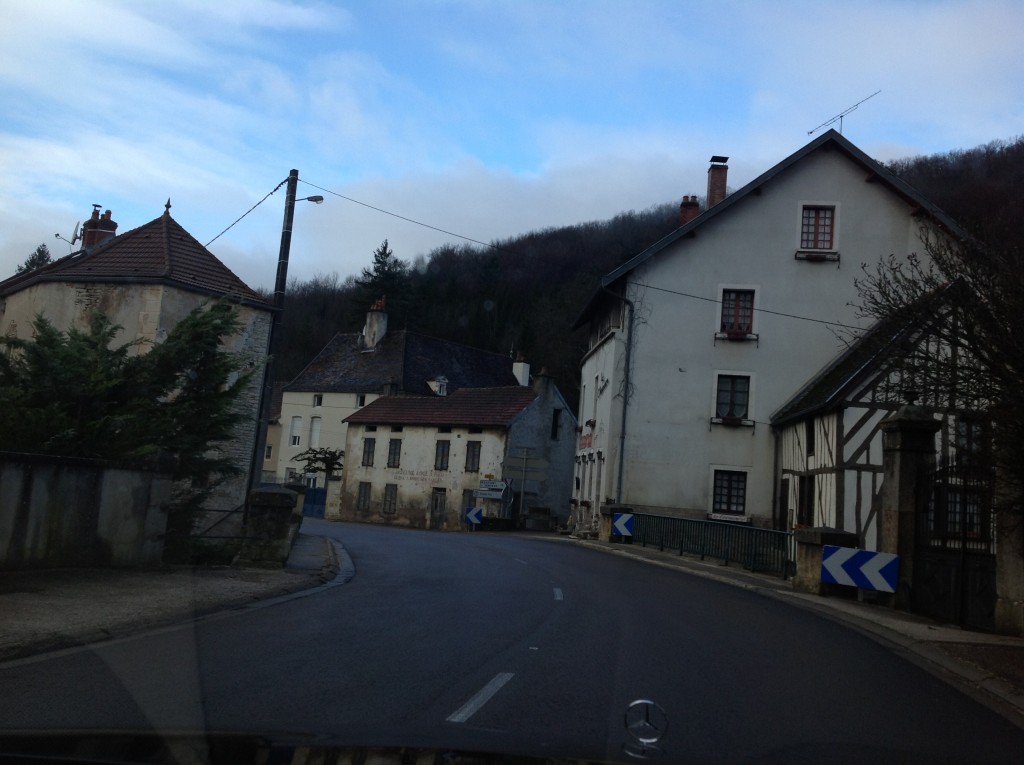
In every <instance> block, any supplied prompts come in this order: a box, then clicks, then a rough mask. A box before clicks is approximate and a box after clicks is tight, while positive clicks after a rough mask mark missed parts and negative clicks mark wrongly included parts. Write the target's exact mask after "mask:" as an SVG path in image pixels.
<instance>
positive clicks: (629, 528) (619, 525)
mask: <svg viewBox="0 0 1024 765" xmlns="http://www.w3.org/2000/svg"><path fill="white" fill-rule="evenodd" d="M612 533H613V534H618V535H619V536H620V537H631V536H633V514H632V513H615V514H613V515H612Z"/></svg>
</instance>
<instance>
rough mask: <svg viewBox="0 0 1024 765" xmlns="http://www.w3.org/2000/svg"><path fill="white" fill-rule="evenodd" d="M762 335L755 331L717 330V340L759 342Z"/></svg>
mask: <svg viewBox="0 0 1024 765" xmlns="http://www.w3.org/2000/svg"><path fill="white" fill-rule="evenodd" d="M759 337H760V335H756V334H754V333H753V332H716V333H715V340H728V341H730V342H733V343H745V342H757V340H758V338H759Z"/></svg>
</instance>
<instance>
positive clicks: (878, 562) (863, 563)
mask: <svg viewBox="0 0 1024 765" xmlns="http://www.w3.org/2000/svg"><path fill="white" fill-rule="evenodd" d="M899 565H900V561H899V556H898V555H893V554H892V553H881V552H872V551H871V550H857V549H855V548H852V547H836V546H835V545H823V546H822V548H821V581H823V582H829V583H831V584H845V585H846V586H847V587H860V588H861V589H862V590H877V591H879V592H896V577H897V575H898V573H899Z"/></svg>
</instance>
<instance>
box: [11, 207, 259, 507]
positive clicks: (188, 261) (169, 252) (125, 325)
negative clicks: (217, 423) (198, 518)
mask: <svg viewBox="0 0 1024 765" xmlns="http://www.w3.org/2000/svg"><path fill="white" fill-rule="evenodd" d="M170 208H171V204H170V200H168V202H167V205H166V206H165V208H164V213H163V215H161V216H159V217H158V218H155V219H154V220H152V221H150V222H149V223H146V224H144V225H142V226H139V227H138V228H135V229H132V230H131V231H128V232H125V233H123V234H121V235H117V234H116V231H117V223H116V222H114V221H113V220H112V219H111V213H110V211H109V210H107V211H106V212H104V213H103V214H102V215H101V214H100V212H99V210H98V208H97V209H94V210H93V213H92V216H91V218H90V219H89V220H87V221H86V222H85V224H84V226H83V234H82V249H81V250H79V251H78V252H75V253H72V254H70V255H68V256H66V257H64V258H60V259H58V260H56V261H54V262H52V263H50V264H48V265H46V266H44V267H43V268H40V269H37V270H34V271H30V272H27V273H22V274H18V275H16V276H13V277H11V278H9V279H6V280H4V281H2V282H0V331H3V332H4V333H5V334H7V335H8V336H11V337H22V338H28V337H31V333H32V322H33V320H34V319H35V317H36V316H37V315H39V314H42V315H43V316H44V317H45V318H47V319H48V320H49V321H50V322H51V323H53V324H54V326H56V327H57V328H58V329H64V330H66V329H68V328H70V327H77V328H80V329H86V328H88V326H89V318H90V316H91V314H92V313H93V312H95V311H100V312H102V313H104V314H105V315H106V316H108V317H109V318H110V319H111V321H112V322H113V323H114V324H118V325H120V326H121V327H122V330H121V332H120V333H119V335H118V339H117V342H119V343H127V342H131V341H133V340H136V339H141V340H143V341H145V342H146V343H159V342H160V341H161V340H162V339H163V338H164V337H166V335H167V333H168V332H169V331H170V330H171V328H173V327H174V326H175V324H177V323H178V322H179V321H181V319H183V318H184V317H185V316H187V315H188V314H189V313H190V312H191V311H192V310H193V309H195V308H197V307H198V306H201V305H203V304H205V303H208V302H209V301H211V300H217V299H220V298H227V299H229V300H231V301H233V302H234V303H236V304H237V305H238V306H239V319H240V321H241V325H242V326H241V330H240V331H239V333H238V334H237V335H236V336H234V337H232V338H229V339H228V340H227V341H226V347H227V348H228V349H229V350H231V351H233V352H235V353H238V354H241V355H242V356H243V357H244V358H246V359H248V362H247V363H248V364H249V365H250V366H251V367H252V368H253V369H255V370H262V369H263V366H264V364H265V363H266V356H267V343H268V341H269V337H270V326H271V320H272V316H273V311H274V308H273V306H272V305H271V304H270V303H268V302H267V301H266V300H264V299H263V298H262V297H261V296H260V295H259V294H258V293H256V292H255V291H254V290H252V289H251V288H250V287H249V286H247V285H246V284H245V283H244V282H243V281H242V280H241V279H239V278H238V277H237V276H236V275H235V274H234V273H232V272H231V270H230V269H228V267H227V266H225V265H224V264H223V263H222V262H221V261H220V260H218V259H217V258H216V256H214V255H213V253H211V252H210V251H209V250H207V249H206V248H205V247H204V246H203V245H202V244H200V243H199V242H198V241H197V240H196V239H195V237H193V236H192V235H191V234H189V233H188V231H186V230H185V229H184V228H183V227H182V226H181V224H179V223H178V222H177V221H176V220H174V218H172V217H171V213H170ZM145 349H146V345H145V343H143V344H142V345H140V346H138V348H137V350H136V351H135V352H137V353H144V352H145ZM261 381H262V376H261V375H260V374H256V375H254V376H253V382H252V384H251V385H250V387H249V389H248V390H247V391H246V393H245V394H244V395H243V397H242V399H241V401H240V406H242V407H243V408H244V410H245V411H246V412H251V414H252V416H251V417H247V418H246V420H245V422H244V423H243V424H242V425H240V426H239V429H238V432H237V436H236V438H235V439H234V440H233V441H232V442H231V443H230V445H229V447H228V448H229V453H230V454H231V455H232V456H233V457H234V458H235V462H236V464H237V465H238V466H239V467H241V468H243V475H242V476H240V477H239V478H237V479H231V480H229V481H226V482H225V483H224V484H223V485H222V486H221V487H220V490H219V492H218V493H217V494H216V495H215V497H214V499H213V500H211V508H216V509H231V508H235V507H239V506H241V505H242V504H243V503H244V501H245V496H246V489H247V487H248V485H249V482H248V476H249V469H250V465H251V464H252V460H253V449H254V448H255V447H254V442H255V437H256V431H257V427H256V426H257V419H258V415H259V399H260V383H261Z"/></svg>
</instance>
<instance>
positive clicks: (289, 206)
mask: <svg viewBox="0 0 1024 765" xmlns="http://www.w3.org/2000/svg"><path fill="white" fill-rule="evenodd" d="M285 183H286V184H287V187H286V189H285V197H284V222H283V223H282V224H281V249H280V250H279V252H278V256H277V278H276V279H275V281H274V309H275V310H274V313H273V314H272V315H271V317H270V341H269V343H268V344H267V363H266V365H265V366H264V368H263V391H262V393H261V394H260V419H259V423H258V424H257V428H256V445H255V448H254V449H253V454H252V464H251V465H250V468H249V470H250V473H249V485H250V488H253V489H255V488H256V487H257V486H259V485H260V479H261V478H262V475H263V469H262V464H263V460H264V455H265V454H266V451H267V428H268V427H269V426H270V406H271V400H272V399H273V396H274V375H273V373H272V368H273V366H274V359H275V358H276V357H277V356H278V355H279V354H280V351H281V348H280V346H281V336H282V335H283V332H282V324H283V323H284V290H285V286H286V285H287V283H288V256H289V254H290V252H291V248H292V221H293V219H294V217H295V191H296V189H297V188H298V185H299V171H298V170H295V169H292V171H291V172H290V173H288V179H287V180H286V181H285ZM248 507H249V504H248V502H246V513H245V515H244V516H243V518H244V520H245V521H247V520H248Z"/></svg>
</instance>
